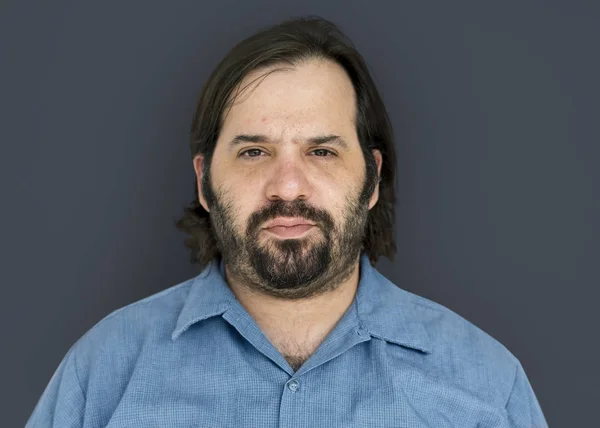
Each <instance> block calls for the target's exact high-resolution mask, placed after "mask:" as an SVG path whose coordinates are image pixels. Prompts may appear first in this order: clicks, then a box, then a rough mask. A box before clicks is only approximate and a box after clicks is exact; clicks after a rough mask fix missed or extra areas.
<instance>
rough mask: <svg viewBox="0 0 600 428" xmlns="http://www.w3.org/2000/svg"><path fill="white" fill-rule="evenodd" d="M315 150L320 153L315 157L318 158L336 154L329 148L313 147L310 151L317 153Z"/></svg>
mask: <svg viewBox="0 0 600 428" xmlns="http://www.w3.org/2000/svg"><path fill="white" fill-rule="evenodd" d="M317 152H318V153H320V154H318V155H317V157H319V158H325V157H332V156H337V155H336V154H335V153H334V152H332V151H331V150H327V149H315V150H313V151H312V153H317Z"/></svg>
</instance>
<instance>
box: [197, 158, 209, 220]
mask: <svg viewBox="0 0 600 428" xmlns="http://www.w3.org/2000/svg"><path fill="white" fill-rule="evenodd" d="M203 166H204V156H203V155H196V156H195V157H194V171H196V186H198V201H199V202H200V205H202V208H204V209H205V210H206V211H207V212H210V210H209V209H208V204H207V203H206V199H205V198H204V195H203V194H202V179H203V178H204V177H203V176H202V170H203Z"/></svg>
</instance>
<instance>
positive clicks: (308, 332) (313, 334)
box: [225, 262, 360, 346]
mask: <svg viewBox="0 0 600 428" xmlns="http://www.w3.org/2000/svg"><path fill="white" fill-rule="evenodd" d="M359 267H360V264H359V263H358V262H357V263H356V265H355V266H354V269H353V270H352V274H351V275H350V276H349V277H348V278H347V279H346V280H345V281H344V282H342V283H341V284H340V285H339V286H337V287H336V288H335V289H334V290H331V291H327V292H325V293H322V294H319V295H316V296H312V297H308V298H305V299H295V300H288V299H282V298H277V297H273V296H269V295H265V294H263V293H260V292H257V291H255V290H253V289H251V288H249V287H247V286H245V284H243V283H240V282H238V281H237V280H236V279H235V278H233V277H231V275H230V274H229V270H228V268H227V266H225V272H226V278H227V282H228V284H229V287H230V288H231V290H232V292H233V294H234V295H235V296H236V298H237V299H238V301H239V302H240V303H241V305H242V306H243V307H244V308H245V309H246V310H247V311H248V313H249V314H250V316H252V318H253V319H254V320H255V321H256V323H257V324H258V326H259V327H260V328H261V330H262V331H263V332H264V333H265V335H267V337H269V338H270V339H272V340H273V337H275V336H278V335H287V336H289V337H290V338H291V340H296V342H298V343H300V342H306V343H312V344H315V343H317V346H318V343H320V342H321V341H322V339H324V338H325V337H326V336H327V334H329V332H330V331H331V330H333V327H335V325H336V323H337V322H338V321H339V320H340V318H341V317H342V316H343V315H344V313H345V312H346V310H347V309H348V307H349V306H350V305H351V304H352V301H353V300H354V296H355V294H356V290H357V288H358V281H359V270H360V269H359Z"/></svg>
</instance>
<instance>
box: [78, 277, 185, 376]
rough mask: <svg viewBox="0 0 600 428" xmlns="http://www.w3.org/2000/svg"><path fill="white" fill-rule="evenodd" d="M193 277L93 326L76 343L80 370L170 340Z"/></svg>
mask: <svg viewBox="0 0 600 428" xmlns="http://www.w3.org/2000/svg"><path fill="white" fill-rule="evenodd" d="M193 282H194V278H191V279H188V280H186V281H184V282H181V283H179V284H177V285H174V286H172V287H170V288H167V289H165V290H163V291H161V292H158V293H156V294H153V295H151V296H149V297H146V298H144V299H141V300H138V301H136V302H133V303H131V304H129V305H127V306H124V307H121V308H119V309H116V310H115V311H113V312H111V313H110V314H108V315H106V316H105V317H104V318H103V319H101V320H100V321H99V322H97V323H96V324H95V325H94V326H93V327H91V328H90V329H89V330H88V331H87V332H86V333H85V334H84V335H83V336H81V338H80V339H79V340H78V341H77V342H76V343H75V344H74V345H73V347H72V350H73V353H74V358H75V362H76V363H77V366H78V372H79V373H80V374H81V375H82V376H84V377H85V374H86V373H89V371H90V370H91V369H94V368H98V366H99V365H102V364H105V363H107V362H111V361H113V362H114V361H116V360H120V361H127V360H130V359H135V357H136V355H138V354H139V353H140V352H141V350H142V349H143V348H148V347H152V346H159V345H160V344H164V343H167V342H169V341H170V340H171V334H172V332H173V329H174V328H175V326H176V323H177V319H178V317H179V314H180V312H181V309H182V308H183V306H184V304H185V301H186V299H187V296H188V294H189V292H190V289H191V286H192V284H193Z"/></svg>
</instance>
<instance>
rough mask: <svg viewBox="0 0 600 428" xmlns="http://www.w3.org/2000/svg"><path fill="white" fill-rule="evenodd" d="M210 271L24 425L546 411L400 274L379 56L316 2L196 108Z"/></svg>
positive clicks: (90, 337)
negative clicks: (400, 283)
mask: <svg viewBox="0 0 600 428" xmlns="http://www.w3.org/2000/svg"><path fill="white" fill-rule="evenodd" d="M191 152H192V153H191V154H192V158H193V166H194V170H195V172H196V180H195V182H194V189H195V192H196V198H195V199H194V202H193V203H192V204H191V206H189V207H186V209H185V214H184V216H183V218H181V220H179V221H178V223H177V226H178V227H179V228H180V229H182V230H184V231H186V232H187V233H188V234H189V238H188V239H187V240H186V245H187V246H188V247H189V248H190V249H191V250H192V261H193V262H196V263H198V265H199V266H200V268H201V269H200V270H201V273H200V274H199V275H198V276H196V277H194V278H191V279H189V280H187V281H185V282H183V283H181V284H178V285H175V286H173V287H171V288H168V289H167V290H165V291H163V292H161V293H158V294H156V295H153V296H150V297H148V298H146V299H144V300H141V301H139V302H136V303H133V304H131V305H129V306H127V307H125V308H122V309H120V310H117V311H115V312H114V313H112V314H110V315H109V316H108V317H106V318H105V319H103V320H102V321H100V322H99V323H98V324H97V325H95V326H94V327H93V328H92V329H91V330H90V331H88V332H87V333H86V334H85V335H84V336H83V337H82V338H81V339H80V340H79V341H77V343H75V344H74V345H73V347H72V348H71V349H70V350H69V352H68V353H67V355H66V356H65V358H64V359H63V361H62V363H61V364H60V366H59V367H58V369H57V371H56V373H55V375H54V377H53V378H52V380H51V381H50V383H49V385H48V387H47V388H46V390H45V392H44V394H43V396H42V397H41V399H40V401H39V403H38V405H37V406H36V408H35V410H34V412H33V414H32V416H31V418H30V419H29V422H28V425H27V426H28V427H32V428H33V427H57V428H59V427H60V428H66V427H86V428H87V427H89V428H91V427H113V428H116V427H143V428H148V427H163V428H175V427H192V426H194V427H261V428H264V427H311V428H316V427H410V428H419V427H430V428H443V427H446V428H449V427H455V428H475V427H480V428H482V427H490V428H491V427H498V428H500V427H513V428H517V427H519V428H525V427H527V428H531V427H546V426H547V424H546V422H545V420H544V416H543V414H542V411H541V409H540V406H539V404H538V401H537V399H536V397H535V394H534V393H533V391H532V388H531V386H530V384H529V382H528V380H527V377H526V375H525V372H524V370H523V368H522V366H521V364H520V363H519V361H518V360H517V359H516V358H515V357H514V356H513V355H512V354H511V353H510V352H509V351H508V350H507V349H506V348H505V347H504V346H502V345H501V344H500V343H499V342H497V341H496V340H495V339H493V338H492V337H490V336H489V335H487V334H486V333H484V332H483V331H481V330H479V329H478V328H477V327H475V326H474V325H473V324H471V323H470V322H468V321H466V320H465V319H463V318H461V317H460V316H458V315H457V314H455V313H453V312H452V311H450V310H449V309H447V308H445V307H444V306H441V305H439V304H436V303H434V302H432V301H430V300H427V299H425V298H422V297H419V296H416V295H414V294H411V293H409V292H407V291H405V290H403V289H401V288H400V287H397V286H396V285H394V284H392V283H391V282H390V281H389V280H387V279H386V278H385V277H384V276H383V275H381V274H380V273H379V272H378V271H377V270H376V269H375V267H374V265H375V263H376V262H377V260H378V259H379V258H380V257H381V256H385V257H387V258H388V259H390V260H392V259H393V258H394V253H395V249H396V245H395V240H394V239H395V237H394V208H395V167H396V159H395V150H394V145H393V138H392V129H391V126H390V122H389V119H388V116H387V113H386V110H385V107H384V105H383V102H382V100H381V98H380V96H379V94H378V92H377V89H376V87H375V84H374V83H373V80H372V78H371V77H370V75H369V72H368V69H367V66H366V64H365V62H364V60H363V58H362V57H361V55H360V54H359V53H358V52H357V50H356V49H355V48H354V47H353V45H352V44H351V42H350V41H349V40H348V39H347V38H346V37H345V36H344V35H343V34H342V33H341V31H340V30H339V29H338V28H337V27H336V26H335V25H334V24H332V23H330V22H328V21H325V20H323V19H320V18H306V19H295V20H290V21H286V22H283V23H281V24H279V25H276V26H274V27H271V28H268V29H266V30H263V31H260V32H258V33H256V34H254V35H253V36H251V37H250V38H248V39H246V40H244V41H242V42H241V43H239V44H238V45H237V46H235V47H234V48H233V49H232V50H231V51H230V52H229V53H228V54H227V55H226V56H225V57H224V59H223V60H222V61H221V62H220V63H219V64H218V66H217V67H216V69H215V71H214V72H213V74H212V75H211V76H210V78H209V79H208V81H207V83H206V84H205V86H204V88H203V90H202V93H201V96H200V98H199V102H198V106H197V109H196V112H195V115H194V118H193V123H192V133H191Z"/></svg>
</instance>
